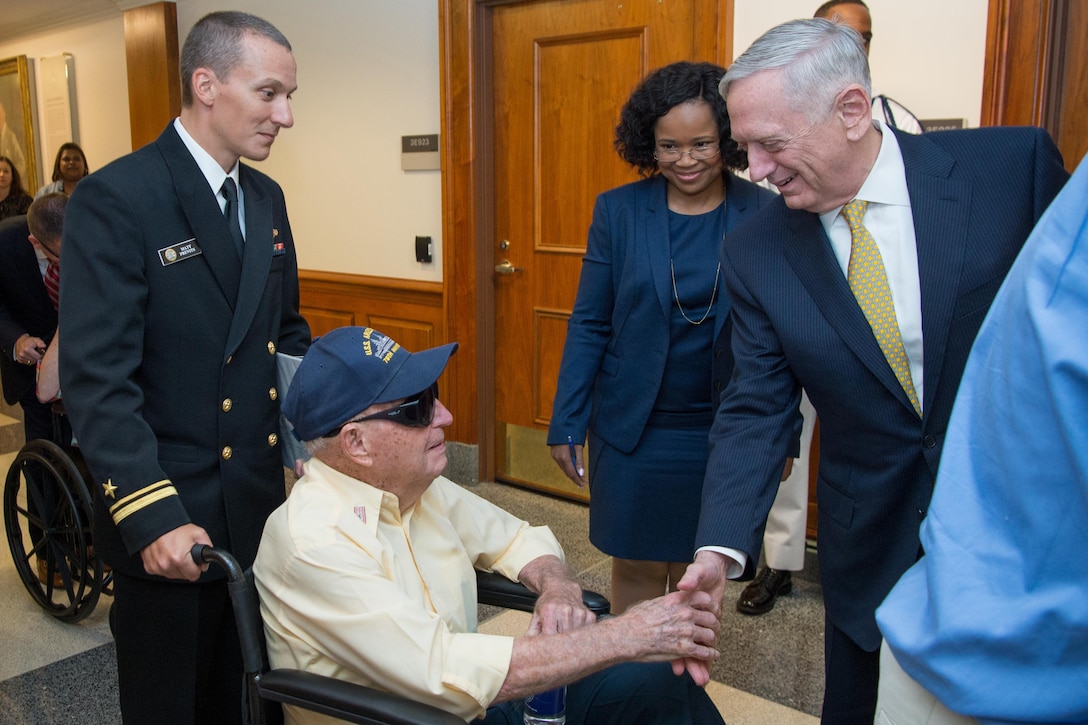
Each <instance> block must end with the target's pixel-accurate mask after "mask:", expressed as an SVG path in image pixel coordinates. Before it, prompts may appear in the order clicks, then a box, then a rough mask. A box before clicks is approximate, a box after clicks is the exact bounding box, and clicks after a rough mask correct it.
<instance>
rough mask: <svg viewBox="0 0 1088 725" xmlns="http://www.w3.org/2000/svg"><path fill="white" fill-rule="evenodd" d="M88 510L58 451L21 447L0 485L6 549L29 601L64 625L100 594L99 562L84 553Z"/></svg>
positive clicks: (74, 474)
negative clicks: (9, 552) (0, 487)
mask: <svg viewBox="0 0 1088 725" xmlns="http://www.w3.org/2000/svg"><path fill="white" fill-rule="evenodd" d="M92 509H93V502H92V499H91V497H90V494H89V492H88V490H87V485H86V483H85V482H84V479H83V476H82V475H80V472H79V469H78V468H77V466H76V465H75V463H74V462H73V461H72V459H71V458H70V457H69V456H68V454H67V453H66V452H65V451H64V449H63V448H61V447H60V446H58V445H56V444H55V443H52V442H51V441H47V440H34V441H30V442H29V443H27V444H26V445H25V446H23V448H22V450H20V451H19V453H18V455H17V456H16V457H15V461H14V463H12V465H11V468H10V469H8V475H7V479H6V481H5V484H4V523H5V525H6V528H7V535H8V546H9V547H10V548H11V556H12V558H13V559H14V561H15V569H16V571H18V573H19V578H20V579H22V581H23V585H24V586H25V587H26V589H27V591H29V592H30V596H31V597H33V598H34V600H35V601H36V602H37V603H38V604H39V605H40V606H41V607H42V608H43V609H45V610H46V611H47V612H49V613H50V614H51V615H53V616H54V617H56V618H57V619H60V620H63V621H66V622H78V621H79V620H81V619H83V618H84V617H86V616H87V615H88V614H90V613H91V612H92V611H94V607H95V605H96V604H97V603H98V598H99V596H100V595H101V593H102V586H103V579H104V577H103V571H102V560H101V559H99V558H97V557H95V556H93V554H92V550H91V549H90V546H91V522H92V518H91V517H92ZM40 562H44V565H41V568H39V566H40Z"/></svg>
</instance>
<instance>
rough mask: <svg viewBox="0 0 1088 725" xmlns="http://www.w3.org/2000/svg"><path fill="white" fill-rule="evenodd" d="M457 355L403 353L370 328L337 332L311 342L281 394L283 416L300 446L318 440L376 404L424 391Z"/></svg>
mask: <svg viewBox="0 0 1088 725" xmlns="http://www.w3.org/2000/svg"><path fill="white" fill-rule="evenodd" d="M456 349H457V343H456V342H451V343H448V344H446V345H440V346H439V347H433V348H431V349H429V350H423V351H421V352H415V353H412V352H408V351H407V350H405V349H404V348H403V347H401V346H400V344H398V343H397V342H396V341H395V340H393V339H392V338H391V337H389V336H388V335H385V334H384V333H381V332H378V331H377V330H375V329H374V328H371V327H341V328H338V329H336V330H333V331H332V332H329V333H328V334H325V335H322V336H321V337H319V338H317V339H316V340H314V342H313V344H312V345H311V346H310V349H309V350H308V351H307V352H306V355H305V356H303V358H302V362H301V363H299V366H298V370H297V371H295V376H294V378H293V379H292V380H291V386H290V387H289V388H288V389H287V396H286V397H285V398H284V401H283V414H284V416H286V418H287V420H289V421H291V424H292V425H293V426H294V428H295V434H296V435H297V436H298V437H299V439H301V440H304V441H309V440H314V439H316V438H320V437H321V436H323V435H324V434H326V433H328V432H329V431H331V430H333V429H334V428H336V427H337V426H339V425H342V424H343V423H345V422H346V421H348V420H349V419H351V418H353V417H355V416H356V415H357V414H358V413H360V412H362V411H364V410H366V409H367V408H369V407H370V406H372V405H375V404H377V403H389V402H392V401H394V400H400V399H402V398H407V397H409V396H412V395H415V394H416V393H419V392H421V391H423V390H426V389H427V388H429V387H430V386H431V385H433V384H434V383H435V381H437V380H438V376H439V375H441V374H442V371H443V370H445V369H446V363H447V362H448V361H449V359H450V355H452V354H453V353H454V351H455V350H456Z"/></svg>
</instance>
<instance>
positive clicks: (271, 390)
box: [268, 388, 280, 400]
mask: <svg viewBox="0 0 1088 725" xmlns="http://www.w3.org/2000/svg"><path fill="white" fill-rule="evenodd" d="M268 397H269V399H270V400H275V399H276V398H278V397H280V394H279V393H278V392H276V389H275V388H269V389H268Z"/></svg>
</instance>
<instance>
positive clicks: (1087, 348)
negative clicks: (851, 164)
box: [876, 162, 1088, 723]
mask: <svg viewBox="0 0 1088 725" xmlns="http://www.w3.org/2000/svg"><path fill="white" fill-rule="evenodd" d="M1085 330H1088V163H1083V162H1082V163H1081V164H1080V168H1079V169H1078V170H1077V172H1076V173H1075V174H1074V175H1073V177H1072V179H1071V180H1070V181H1069V182H1068V183H1067V184H1066V186H1065V188H1064V189H1063V190H1062V192H1061V193H1060V194H1059V195H1058V197H1057V198H1056V199H1055V200H1054V202H1053V203H1052V204H1051V206H1050V208H1049V209H1048V210H1047V211H1046V213H1045V214H1044V216H1043V217H1042V219H1041V220H1040V222H1039V224H1038V225H1037V227H1036V228H1035V230H1034V231H1033V232H1032V234H1031V236H1030V238H1029V239H1028V241H1027V242H1026V244H1025V245H1024V248H1023V251H1022V252H1021V254H1020V256H1019V257H1018V259H1017V261H1016V262H1015V263H1014V265H1013V267H1012V270H1011V271H1010V272H1009V275H1008V277H1007V279H1006V280H1005V282H1004V285H1003V286H1002V288H1001V290H1000V292H999V293H998V295H997V297H996V299H995V300H994V303H993V306H992V307H991V308H990V312H989V316H988V317H987V319H986V320H985V322H984V323H983V325H982V328H981V330H980V332H979V334H978V337H977V339H976V340H975V345H974V348H973V349H972V351H971V356H970V358H969V360H968V363H967V368H966V371H965V372H964V375H963V381H962V383H961V385H960V389H959V393H958V397H957V399H956V403H955V407H954V409H953V412H952V418H951V421H950V424H949V429H948V438H947V440H946V441H945V445H944V457H943V458H942V460H941V466H940V470H939V473H938V477H937V483H936V487H935V490H934V494H933V500H932V504H931V506H930V508H929V515H928V516H927V517H926V519H925V521H924V523H923V524H922V528H921V539H922V545H923V547H924V549H925V552H926V553H925V556H924V557H923V558H922V559H920V560H919V561H918V562H917V563H916V564H915V565H914V566H913V567H912V568H911V569H910V570H908V571H907V572H906V573H905V574H904V575H903V577H902V578H901V579H900V581H899V582H898V584H896V586H895V588H894V589H892V591H891V593H890V594H889V595H888V597H887V598H886V599H885V601H884V603H883V604H882V605H881V607H880V608H879V609H878V610H877V623H878V625H879V627H880V630H881V632H882V633H883V635H884V638H885V643H884V650H883V652H882V661H881V666H880V695H879V704H878V712H877V720H876V721H877V723H904V722H910V723H926V722H928V723H963V722H973V721H977V722H980V723H1013V722H1015V723H1028V722H1031V723H1043V722H1045V723H1058V722H1062V723H1073V722H1076V723H1084V722H1088V562H1086V559H1085V557H1084V554H1085V552H1086V551H1088V336H1086V334H1085ZM957 713H958V714H957ZM927 718H928V719H927Z"/></svg>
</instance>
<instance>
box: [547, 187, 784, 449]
mask: <svg viewBox="0 0 1088 725" xmlns="http://www.w3.org/2000/svg"><path fill="white" fill-rule="evenodd" d="M725 178H726V184H727V187H726V195H725V209H726V212H725V214H726V216H725V224H726V227H725V228H726V232H731V231H732V230H733V229H734V228H735V227H737V226H738V225H739V224H741V223H742V222H743V221H745V220H746V219H749V218H751V217H752V216H754V215H755V213H756V212H757V211H758V210H759V209H760V208H762V207H765V206H766V205H767V204H768V203H769V202H770V200H771V199H772V198H773V197H774V194H773V193H772V192H770V191H767V190H766V189H761V188H760V187H758V186H756V185H755V184H753V183H751V182H750V181H746V180H745V179H740V178H737V177H736V176H733V175H732V174H727V175H726V177H725ZM667 188H668V182H667V181H666V180H665V178H664V177H663V176H660V175H656V176H653V177H651V178H649V179H642V180H640V181H635V182H633V183H630V184H625V185H623V186H620V187H617V188H615V189H611V190H609V191H606V192H604V193H603V194H601V195H600V196H599V197H597V203H596V206H595V207H594V209H593V224H592V225H591V226H590V230H589V242H588V243H587V245H586V256H585V259H584V260H583V262H582V276H581V279H580V281H579V283H578V298H577V300H576V301H575V303H574V309H573V311H572V313H571V317H570V321H569V322H568V329H567V340H566V344H565V345H564V347H563V361H562V364H561V365H560V369H559V385H558V391H557V392H556V396H555V404H554V406H553V410H552V420H551V426H550V428H549V431H548V444H549V445H554V444H558V443H566V442H567V436H568V435H570V436H573V438H574V440H575V441H576V442H578V443H582V442H583V441H584V440H585V436H586V429H587V428H592V429H593V430H594V432H595V433H596V434H597V435H599V436H601V438H603V439H604V440H606V441H608V443H609V445H611V446H613V447H614V448H616V449H618V450H621V451H623V452H625V453H630V452H631V451H632V450H634V448H635V446H636V445H637V444H638V441H639V439H640V438H641V437H642V431H643V429H644V428H645V427H646V422H647V420H649V418H650V412H651V411H652V409H653V404H654V401H655V400H656V399H657V394H658V390H659V389H660V388H661V380H662V378H663V376H664V374H665V361H666V358H667V357H668V352H669V347H668V342H669V334H668V333H669V320H670V319H671V314H672V312H671V310H672V306H673V305H674V304H675V303H674V301H673V288H672V278H671V276H670V273H669V245H668V239H669V214H668V211H669V206H668V200H667V199H666V196H665V192H666V189H667ZM716 263H717V260H716V259H708V260H707V267H708V269H713V266H714V265H715V264H716ZM724 292H725V290H724V289H722V288H719V289H718V296H717V300H716V301H715V305H714V325H715V330H714V332H715V341H716V344H715V346H714V355H715V359H714V372H713V385H714V388H715V390H714V393H713V399H714V400H717V397H718V395H719V394H720V391H721V389H722V388H723V387H724V384H725V382H727V381H728V380H729V375H730V374H731V372H732V356H731V355H730V353H729V332H730V326H729V296H728V295H727V294H725V293H724ZM591 400H592V402H590V401H591Z"/></svg>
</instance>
